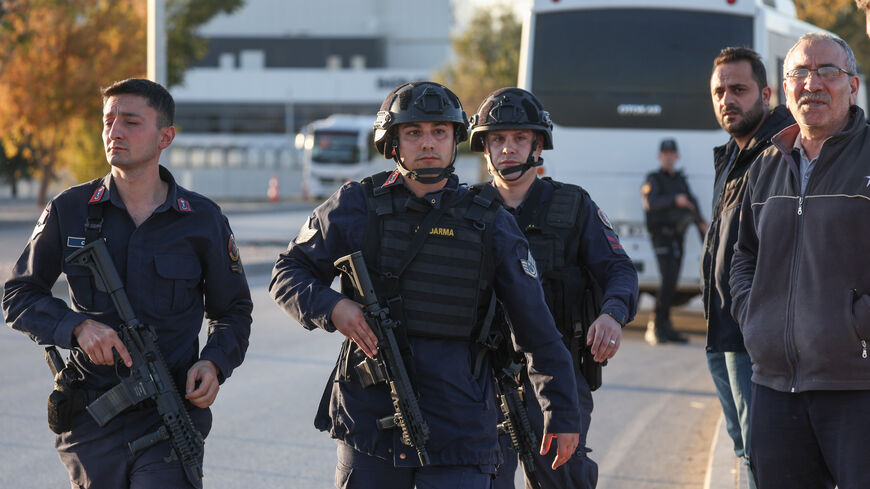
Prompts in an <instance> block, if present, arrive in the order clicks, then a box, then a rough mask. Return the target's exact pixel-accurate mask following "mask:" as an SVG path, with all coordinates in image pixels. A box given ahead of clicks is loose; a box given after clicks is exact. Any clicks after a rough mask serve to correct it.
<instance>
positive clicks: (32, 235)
mask: <svg viewBox="0 0 870 489" xmlns="http://www.w3.org/2000/svg"><path fill="white" fill-rule="evenodd" d="M50 214H51V208H50V207H49V206H46V207H45V209H44V210H43V211H42V214H41V215H40V216H39V219H38V220H37V221H36V226H34V227H33V232H32V233H30V240H31V241H32V240H33V238H35V237H37V236H39V233H41V232H42V230H43V229H45V222H46V221H48V216H49V215H50Z"/></svg>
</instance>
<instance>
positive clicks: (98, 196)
mask: <svg viewBox="0 0 870 489" xmlns="http://www.w3.org/2000/svg"><path fill="white" fill-rule="evenodd" d="M105 193H106V186H105V185H100V186H99V187H97V189H96V190H94V193H93V195H91V200H89V201H88V203H89V204H90V203H93V202H99V201H101V200H102V199H103V194H105Z"/></svg>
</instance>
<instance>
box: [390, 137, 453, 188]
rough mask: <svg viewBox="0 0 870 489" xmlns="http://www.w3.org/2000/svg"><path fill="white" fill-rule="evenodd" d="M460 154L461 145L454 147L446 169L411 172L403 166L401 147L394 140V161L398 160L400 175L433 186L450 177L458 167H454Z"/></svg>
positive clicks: (420, 169)
mask: <svg viewBox="0 0 870 489" xmlns="http://www.w3.org/2000/svg"><path fill="white" fill-rule="evenodd" d="M458 153H459V145H453V155H452V156H451V158H450V164H449V165H447V166H445V167H440V166H435V167H428V168H418V169H416V170H409V169H408V168H407V167H406V166H405V165H404V164H402V159H401V158H400V157H399V146H398V143H397V142H396V140H395V139H394V140H393V159H394V160H396V164H398V166H399V173H401V174H402V176H403V177H405V178H408V179H411V180H415V181H417V182H420V183H423V184H427V185H430V184H433V183H438V182H440V181H441V180H444V179H445V178H447V177H449V176H450V175H451V174H452V173H453V172H454V171H455V170H456V167H455V166H453V164H454V163H456V156H457V154H458Z"/></svg>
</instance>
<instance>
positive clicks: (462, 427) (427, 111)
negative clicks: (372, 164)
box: [269, 82, 580, 489]
mask: <svg viewBox="0 0 870 489" xmlns="http://www.w3.org/2000/svg"><path fill="white" fill-rule="evenodd" d="M374 128H375V132H374V139H375V145H376V146H377V148H378V150H379V151H380V152H382V154H383V155H384V156H385V157H386V158H388V159H394V160H395V161H396V168H395V170H394V171H391V172H390V171H388V172H382V173H378V174H376V175H373V176H371V177H369V178H365V179H363V181H362V182H349V183H346V184H345V185H344V186H342V187H341V188H340V189H339V190H338V191H337V192H336V193H335V194H334V195H333V196H332V197H330V198H329V199H328V200H327V201H326V202H324V203H323V204H322V205H320V206H319V207H318V208H316V209H315V210H314V213H313V215H312V216H310V217H309V218H308V221H307V222H306V223H305V225H304V226H303V227H302V230H301V231H300V233H299V235H298V236H296V238H294V239H293V241H291V242H290V245H289V247H288V249H287V251H286V252H284V253H282V254H281V255H280V257H279V258H278V261H277V263H276V264H275V269H274V271H273V274H272V281H271V283H270V285H269V290H270V293H271V294H272V297H273V298H274V299H275V300H276V302H277V303H278V304H279V305H280V306H281V307H282V308H283V309H284V310H285V311H286V312H287V313H288V314H290V315H291V316H293V317H294V318H296V319H298V320H299V322H300V323H301V324H302V326H303V327H305V328H307V329H310V330H313V329H323V330H325V331H328V332H334V331H336V330H338V331H339V332H341V334H343V335H344V336H346V337H347V338H346V339H345V341H344V344H343V347H342V350H341V353H340V354H339V360H338V362H337V365H336V367H335V369H334V370H333V372H332V373H331V374H330V377H329V381H328V383H327V385H326V389H325V391H324V395H323V398H322V401H321V404H320V407H319V409H318V412H317V416H316V418H315V426H316V427H317V428H318V429H320V430H322V431H328V432H329V434H330V435H331V436H332V437H333V438H334V439H336V442H337V445H338V464H337V467H336V474H335V484H336V487H337V488H339V489H345V488H349V489H355V488H372V489H392V488H396V489H400V488H401V489H410V488H412V487H414V486H415V485H416V486H417V487H420V488H423V487H426V488H430V487H431V488H448V487H449V488H453V487H462V488H471V489H487V488H489V487H491V484H492V476H493V475H494V474H495V473H496V468H497V467H498V466H499V465H501V464H502V462H503V460H502V457H501V450H500V449H499V442H498V436H497V433H496V428H495V427H496V424H497V422H498V420H497V414H498V412H499V407H498V405H497V404H496V396H495V393H494V391H495V387H494V385H493V381H492V378H491V376H489V375H486V372H488V371H489V365H488V358H489V357H488V355H480V353H481V352H482V351H483V350H484V349H485V346H484V345H482V344H481V343H480V340H479V337H480V335H481V333H480V332H481V331H482V329H483V326H484V323H485V322H486V321H487V317H488V316H489V315H490V314H489V312H490V310H491V309H490V305H491V304H492V302H491V301H492V300H494V299H492V297H493V294H494V295H495V297H497V298H498V299H499V300H501V301H502V303H504V304H505V307H506V308H507V311H508V313H509V314H510V316H511V319H512V320H513V326H514V327H513V329H512V334H513V335H514V336H515V337H516V341H517V345H518V347H519V348H520V349H521V350H522V351H523V352H525V353H526V356H527V358H528V359H529V361H531V362H532V364H533V365H535V367H536V370H535V372H534V373H533V374H532V375H530V377H531V384H532V385H533V390H534V392H535V394H536V395H537V396H540V397H541V399H542V403H541V404H542V405H543V406H545V410H546V416H547V422H546V423H545V426H544V434H543V438H542V445H541V450H542V451H544V452H548V451H549V449H550V445H551V443H552V442H553V440H554V439H555V440H556V442H557V444H558V447H557V448H558V453H557V456H556V461H555V462H554V466H555V467H558V466H559V465H561V464H563V463H565V462H566V461H567V460H568V459H570V457H571V455H572V454H573V453H574V452H575V450H576V449H577V445H578V443H579V434H578V433H579V432H580V420H579V414H578V411H579V410H578V404H577V388H576V384H575V382H574V376H573V375H572V374H571V360H570V357H569V354H568V351H567V350H566V349H565V346H564V344H563V343H562V341H561V340H560V338H559V333H558V330H557V329H556V326H555V324H554V323H553V321H552V318H551V317H550V315H549V313H548V311H547V306H546V303H545V301H544V295H543V292H542V290H541V286H540V283H539V282H538V273H537V268H536V266H535V262H534V259H533V258H532V255H531V253H530V251H529V248H528V244H527V242H526V240H525V239H524V238H523V235H522V233H521V232H520V230H519V229H518V228H517V225H516V222H515V221H514V219H513V218H512V217H511V216H510V214H508V213H507V212H506V211H505V210H504V209H502V208H501V206H500V205H499V203H498V201H497V198H496V195H495V193H496V192H495V191H494V189H490V191H485V189H476V190H471V189H468V188H466V187H462V186H460V185H459V183H458V179H457V178H456V176H455V175H452V173H453V163H454V161H455V159H456V153H457V145H458V143H459V142H461V141H464V140H465V139H466V138H467V134H468V122H467V118H466V116H465V112H464V111H463V110H462V106H461V104H460V102H459V99H458V98H457V97H456V95H455V94H453V92H451V91H450V90H448V89H447V88H445V87H443V86H441V85H439V84H436V83H432V82H413V83H408V84H404V85H401V86H399V87H397V88H396V89H394V90H393V91H392V92H391V93H390V94H389V95H388V96H387V98H386V100H384V103H383V105H382V106H381V110H380V112H379V113H378V118H377V120H376V122H375V127H374ZM360 250H362V252H363V255H364V258H365V261H366V263H367V268H368V271H369V274H370V275H371V277H372V281H373V283H374V284H373V285H374V289H375V295H377V296H378V298H379V299H380V300H381V301H382V302H383V304H381V306H383V307H385V308H388V309H389V311H390V315H391V316H392V320H394V321H398V322H399V323H400V326H399V327H398V328H397V330H396V335H397V337H401V336H405V337H406V338H405V340H403V341H402V342H403V343H405V345H406V346H405V347H404V348H402V347H401V346H400V348H401V349H402V350H403V351H404V352H405V355H404V356H405V363H406V367H407V370H408V371H409V372H411V377H412V382H413V384H414V385H413V387H414V390H415V391H416V392H417V393H418V397H419V406H420V410H421V411H422V417H423V419H424V420H425V422H426V424H427V425H428V428H429V439H428V441H427V442H426V450H427V452H428V455H429V463H428V464H426V465H422V458H421V457H417V456H415V455H414V450H413V449H412V448H411V447H409V446H408V445H407V444H404V443H403V442H402V440H401V436H400V435H401V433H400V432H399V430H397V429H390V428H387V429H384V427H383V425H381V426H379V423H378V421H379V420H381V419H383V417H385V416H388V415H390V414H391V413H393V412H394V409H393V403H392V402H391V393H390V389H389V387H388V386H386V385H385V384H384V383H383V382H377V381H376V382H368V381H366V379H368V378H369V377H370V376H368V375H361V372H363V373H364V372H365V371H366V368H365V365H366V363H367V362H366V360H365V359H366V358H372V357H374V356H376V355H377V354H378V345H377V338H376V337H375V335H374V334H373V333H372V331H371V328H370V327H369V325H368V324H367V323H366V321H365V318H364V317H363V315H362V313H361V311H360V307H359V305H358V304H356V303H355V302H353V301H352V300H351V299H349V298H348V295H349V291H348V290H347V289H345V288H343V289H342V292H343V293H342V292H338V291H336V290H333V289H331V288H330V285H331V283H332V281H333V278H334V277H335V275H336V270H335V269H334V268H333V263H334V262H335V261H336V260H337V259H339V258H341V257H344V256H346V255H348V254H350V253H353V252H357V251H360ZM478 358H482V359H483V364H482V365H481V366H480V367H479V368H475V365H476V362H475V360H476V359H478ZM548 470H549V469H548Z"/></svg>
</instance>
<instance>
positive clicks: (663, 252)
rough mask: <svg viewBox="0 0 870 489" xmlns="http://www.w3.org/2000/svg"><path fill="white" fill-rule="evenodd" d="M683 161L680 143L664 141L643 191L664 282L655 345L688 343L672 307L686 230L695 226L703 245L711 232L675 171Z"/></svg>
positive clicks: (650, 334) (652, 332)
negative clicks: (656, 166) (676, 326)
mask: <svg viewBox="0 0 870 489" xmlns="http://www.w3.org/2000/svg"><path fill="white" fill-rule="evenodd" d="M679 158H680V153H679V152H677V142H676V141H674V140H673V139H664V140H662V142H661V146H660V148H659V163H660V164H661V168H660V169H659V170H658V171H654V172H652V173H650V174H649V175H647V176H646V181H645V182H644V184H643V187H641V198H642V200H643V210H644V211H645V212H646V228H647V230H648V231H649V234H650V238H651V239H652V245H653V251H654V252H655V254H656V260H657V261H658V264H659V274H660V275H661V280H662V281H661V285H660V286H659V291H658V293H657V294H656V304H655V316H654V318H653V320H651V321H650V322H649V324H648V325H647V331H646V336H645V338H646V341H647V342H648V343H649V344H651V345H655V344H658V343H665V342H668V341H672V342H674V343H685V342H687V341H688V338H686V337H685V336H683V335H682V334H680V333H678V332H677V331H675V330H674V327H673V324H672V323H671V304H672V302H673V300H674V295H675V294H676V291H677V280H678V279H679V278H680V267H681V265H682V262H683V242H684V238H685V236H686V229H687V228H688V227H689V226H690V225H691V224H695V225H696V226H697V227H698V232H699V233H700V234H701V241H703V240H704V234H705V233H706V232H707V222H706V221H704V218H703V217H701V212H700V211H699V210H698V209H699V207H698V200H697V199H696V198H695V196H694V195H692V192H691V190H689V182H687V181H686V176H685V175H683V172H682V171H681V170H677V169H676V168H675V165H676V163H677V160H678V159H679Z"/></svg>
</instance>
